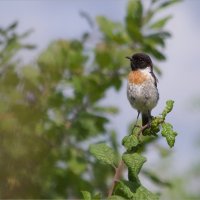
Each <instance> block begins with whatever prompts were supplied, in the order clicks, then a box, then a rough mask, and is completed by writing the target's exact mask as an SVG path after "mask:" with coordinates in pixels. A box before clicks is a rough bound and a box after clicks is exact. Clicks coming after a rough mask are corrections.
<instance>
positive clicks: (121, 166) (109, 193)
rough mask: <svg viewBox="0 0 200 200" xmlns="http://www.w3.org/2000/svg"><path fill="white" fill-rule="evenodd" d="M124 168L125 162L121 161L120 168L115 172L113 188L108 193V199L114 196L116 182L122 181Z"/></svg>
mask: <svg viewBox="0 0 200 200" xmlns="http://www.w3.org/2000/svg"><path fill="white" fill-rule="evenodd" d="M123 168H124V162H123V160H121V161H120V162H119V165H118V167H117V168H116V170H115V176H114V178H113V181H112V185H111V188H110V189H109V191H108V197H110V196H112V193H113V190H114V188H115V184H116V182H118V181H119V179H120V177H121V175H122V172H123Z"/></svg>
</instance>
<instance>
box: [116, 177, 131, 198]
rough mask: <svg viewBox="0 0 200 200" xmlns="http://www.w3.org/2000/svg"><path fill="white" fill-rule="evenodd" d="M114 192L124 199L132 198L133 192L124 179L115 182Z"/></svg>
mask: <svg viewBox="0 0 200 200" xmlns="http://www.w3.org/2000/svg"><path fill="white" fill-rule="evenodd" d="M114 194H117V195H120V196H122V197H124V198H126V199H133V193H132V191H131V189H130V188H129V187H128V186H127V185H126V182H125V181H124V182H123V181H119V182H118V183H117V184H116V186H115V190H114Z"/></svg>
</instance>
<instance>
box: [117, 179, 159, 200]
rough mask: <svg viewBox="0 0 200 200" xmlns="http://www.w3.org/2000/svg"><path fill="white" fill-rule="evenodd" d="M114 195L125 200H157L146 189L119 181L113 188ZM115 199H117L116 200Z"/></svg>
mask: <svg viewBox="0 0 200 200" xmlns="http://www.w3.org/2000/svg"><path fill="white" fill-rule="evenodd" d="M114 194H115V195H116V196H118V195H119V196H120V197H123V198H126V199H133V200H158V199H159V198H158V196H157V195H156V194H154V193H152V192H150V191H149V190H148V189H147V188H145V187H143V186H141V185H139V184H137V183H133V182H129V181H119V182H118V183H117V185H116V187H115V191H114ZM116 199H117V198H116Z"/></svg>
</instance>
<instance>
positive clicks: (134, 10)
mask: <svg viewBox="0 0 200 200" xmlns="http://www.w3.org/2000/svg"><path fill="white" fill-rule="evenodd" d="M164 7H166V5H163V4H162V3H161V2H160V1H157V2H155V3H152V5H151V6H150V7H149V9H148V10H145V9H144V5H143V3H142V1H139V0H137V1H135V0H130V1H129V2H128V6H127V15H126V18H125V21H124V22H122V23H119V22H113V21H111V20H109V19H107V18H105V17H103V16H98V17H97V21H96V22H97V25H98V27H99V31H100V33H101V36H102V37H101V38H98V39H97V41H95V42H96V43H95V45H93V46H92V48H90V49H89V51H88V49H87V48H88V42H89V41H90V40H88V39H90V36H92V35H90V34H88V33H83V36H82V39H80V40H78V39H77V40H55V41H52V42H51V43H50V44H49V45H48V47H47V48H46V49H45V50H44V51H43V52H42V53H40V54H39V55H38V57H37V59H36V60H35V62H33V63H30V64H28V65H24V64H23V62H21V60H20V59H19V52H20V51H21V50H24V49H27V50H32V49H33V48H34V47H35V46H34V45H32V44H27V43H24V39H25V38H26V37H27V36H28V35H29V34H30V33H31V31H30V30H29V31H26V32H24V33H22V34H18V33H17V27H18V23H17V22H15V23H12V24H11V25H9V26H7V27H5V28H2V27H1V28H0V96H1V101H0V118H1V123H0V158H1V162H0V168H1V173H0V178H1V183H0V197H1V198H2V199H8V198H9V199H16V198H20V199H21V198H23V199H26V198H27V199H30V198H33V199H43V198H45V199H66V198H68V199H69V198H71V199H72V198H73V199H75V198H76V199H77V198H81V197H82V196H81V192H80V191H82V190H84V192H83V196H84V199H91V198H92V199H100V196H99V195H93V192H94V191H99V192H100V193H101V194H102V197H103V198H105V195H104V194H105V193H106V192H107V188H108V185H107V183H109V179H110V177H111V175H113V168H109V167H107V166H106V165H100V164H99V162H98V161H96V160H94V158H93V157H92V156H91V154H90V153H89V152H88V146H89V144H90V143H91V142H92V141H96V140H97V139H98V138H100V139H101V141H103V142H105V141H106V142H108V143H109V146H110V147H108V146H106V145H105V144H97V145H91V149H90V150H91V152H93V154H94V155H95V156H96V157H97V158H98V159H100V160H101V161H104V162H105V163H107V164H111V165H116V164H117V163H118V157H119V156H118V155H119V153H118V141H117V137H116V132H115V131H113V129H114V127H111V124H109V122H110V115H113V114H117V112H118V109H117V108H115V107H113V106H112V105H105V106H104V105H102V103H101V102H102V100H103V99H104V98H105V96H106V94H107V92H108V91H109V89H111V88H113V89H115V90H116V91H119V90H120V89H121V86H122V83H123V81H124V78H125V77H126V76H127V72H128V71H129V68H128V67H127V64H128V63H127V60H126V59H125V56H127V55H131V54H133V53H134V52H136V51H144V52H146V53H149V54H150V55H151V56H154V59H155V60H158V61H159V60H163V59H165V55H163V53H162V48H163V47H165V41H166V39H167V38H169V37H170V33H169V32H167V31H166V30H164V26H165V25H166V23H167V22H168V19H169V17H168V16H166V19H167V20H163V21H160V19H158V22H156V21H154V14H156V13H159V12H160V11H159V10H161V9H164ZM159 8H160V9H159ZM159 21H160V22H159ZM153 24H154V25H153ZM155 24H157V25H155ZM89 46H91V45H89ZM157 69H158V68H157ZM158 71H159V70H158ZM168 111H169V110H167V111H166V112H168ZM165 117H166V113H164V114H163V116H162V117H161V118H162V119H163V118H165ZM159 123H160V122H159V119H158V118H156V119H153V121H152V127H158V126H157V124H159ZM108 124H109V126H108ZM153 124H155V125H153ZM108 127H111V128H108ZM135 130H137V129H135ZM152 130H153V128H151V129H150V131H152ZM156 131H157V130H156ZM153 132H155V130H154V131H153ZM168 134H171V130H169V131H168V132H166V133H164V135H165V137H166V138H168ZM150 135H151V133H150ZM148 137H149V136H145V138H148ZM170 137H171V136H170ZM123 144H124V146H125V147H126V149H127V152H126V153H127V155H128V154H130V153H131V152H130V151H132V150H133V149H135V150H138V152H137V155H138V157H133V158H134V159H133V158H132V156H131V155H130V156H131V158H132V159H133V160H132V159H129V158H128V159H127V158H126V156H125V155H124V158H125V161H126V162H127V165H128V164H129V161H130V162H135V161H138V162H139V163H138V165H136V166H137V168H133V167H129V172H130V174H131V176H132V177H134V176H135V177H137V175H138V174H137V173H139V169H140V167H141V163H143V161H144V159H143V157H141V156H139V150H140V151H142V150H141V148H140V147H141V144H143V143H141V141H140V140H139V139H138V138H137V137H135V136H133V135H132V136H126V138H124V140H123ZM170 144H171V143H170ZM135 153H136V152H135ZM136 158H137V159H138V160H137V159H136ZM140 159H141V160H140ZM142 159H143V160H142ZM134 170H135V171H134ZM134 174H135V175H134ZM132 180H133V179H132ZM127 184H128V185H127ZM121 185H122V187H124V188H126V189H122V192H124V193H126V194H125V195H124V196H122V195H120V191H121V189H120V187H118V188H119V190H116V189H115V191H116V194H115V195H114V196H112V197H110V199H123V198H125V199H127V195H128V196H129V195H130V196H132V197H134V198H137V199H139V198H140V199H142V198H143V199H145V198H146V199H147V196H148V197H152V198H151V199H153V196H154V194H153V193H150V192H149V191H148V190H147V189H145V188H144V187H143V186H142V185H140V184H139V182H138V183H137V184H135V183H133V182H130V183H128V182H123V181H121ZM129 186H130V187H129ZM130 188H131V189H130ZM86 191H89V192H86ZM145 195H146V196H145ZM139 196H141V197H139Z"/></svg>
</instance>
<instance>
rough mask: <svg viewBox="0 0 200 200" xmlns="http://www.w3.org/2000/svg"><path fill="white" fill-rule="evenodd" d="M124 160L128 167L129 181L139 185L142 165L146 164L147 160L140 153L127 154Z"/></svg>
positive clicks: (124, 155)
mask: <svg viewBox="0 0 200 200" xmlns="http://www.w3.org/2000/svg"><path fill="white" fill-rule="evenodd" d="M122 159H123V161H124V163H125V164H126V166H127V167H128V176H129V180H130V181H133V182H136V183H139V178H138V174H139V172H140V170H141V168H142V165H143V164H144V162H146V158H145V157H143V156H141V155H140V154H138V153H131V154H130V153H125V154H123V156H122Z"/></svg>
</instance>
